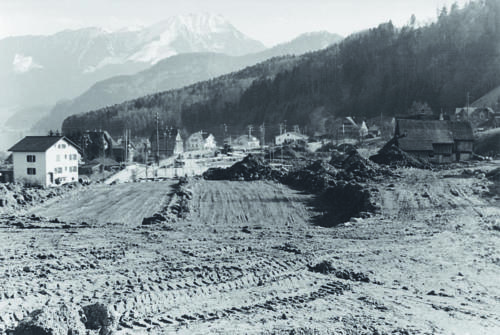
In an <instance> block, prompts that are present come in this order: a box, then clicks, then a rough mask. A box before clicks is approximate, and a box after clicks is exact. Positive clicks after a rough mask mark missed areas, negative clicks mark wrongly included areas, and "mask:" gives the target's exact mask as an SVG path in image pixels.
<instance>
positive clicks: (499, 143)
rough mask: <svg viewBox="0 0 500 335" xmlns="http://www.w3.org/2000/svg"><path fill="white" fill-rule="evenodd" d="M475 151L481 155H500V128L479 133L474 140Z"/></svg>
mask: <svg viewBox="0 0 500 335" xmlns="http://www.w3.org/2000/svg"><path fill="white" fill-rule="evenodd" d="M474 153H476V154H478V155H481V156H488V157H499V156H500V129H491V130H488V131H485V132H482V133H478V137H477V138H476V140H475V141H474Z"/></svg>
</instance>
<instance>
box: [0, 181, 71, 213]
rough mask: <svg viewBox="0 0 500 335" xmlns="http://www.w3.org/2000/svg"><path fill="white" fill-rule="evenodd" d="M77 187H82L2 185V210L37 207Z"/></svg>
mask: <svg viewBox="0 0 500 335" xmlns="http://www.w3.org/2000/svg"><path fill="white" fill-rule="evenodd" d="M77 187H81V185H80V184H77V183H71V184H66V185H62V186H59V187H50V188H43V187H36V186H24V185H22V184H17V183H7V184H0V208H11V209H19V208H25V207H28V206H32V205H37V204H40V203H43V202H44V201H46V200H48V199H51V198H54V197H58V196H61V195H63V194H64V193H66V192H68V191H69V190H71V189H74V188H77Z"/></svg>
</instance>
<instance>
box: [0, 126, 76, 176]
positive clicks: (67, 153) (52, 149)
mask: <svg viewBox="0 0 500 335" xmlns="http://www.w3.org/2000/svg"><path fill="white" fill-rule="evenodd" d="M9 151H11V152H12V157H13V171H14V180H15V181H16V182H25V183H29V184H34V185H41V186H54V185H60V184H64V183H69V182H73V181H78V162H79V160H80V153H79V148H78V146H77V145H76V144H74V143H73V142H71V141H70V140H69V139H67V138H66V137H64V136H27V137H25V138H23V139H22V140H21V141H19V142H18V143H16V144H15V145H14V146H13V147H12V148H10V149H9Z"/></svg>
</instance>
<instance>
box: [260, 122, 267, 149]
mask: <svg viewBox="0 0 500 335" xmlns="http://www.w3.org/2000/svg"><path fill="white" fill-rule="evenodd" d="M260 142H261V143H262V147H264V146H265V145H266V124H265V123H262V125H261V126H260Z"/></svg>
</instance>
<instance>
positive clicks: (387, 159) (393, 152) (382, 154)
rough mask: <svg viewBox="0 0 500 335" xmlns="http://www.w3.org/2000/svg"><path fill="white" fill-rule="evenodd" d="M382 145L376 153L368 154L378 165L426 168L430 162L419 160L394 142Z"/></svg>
mask: <svg viewBox="0 0 500 335" xmlns="http://www.w3.org/2000/svg"><path fill="white" fill-rule="evenodd" d="M389 144H390V143H388V145H386V146H384V147H383V148H382V149H380V150H379V152H378V153H377V154H376V155H373V156H370V160H371V161H372V162H375V163H377V164H380V165H387V166H391V167H413V168H417V169H428V168H430V164H429V163H428V162H425V161H423V160H420V159H418V158H416V157H414V156H412V155H410V154H408V153H406V152H404V151H403V150H401V149H400V148H399V147H397V146H396V145H394V144H390V145H389Z"/></svg>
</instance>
